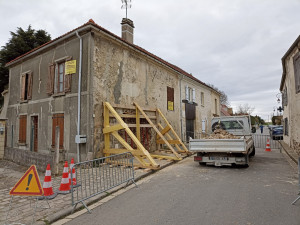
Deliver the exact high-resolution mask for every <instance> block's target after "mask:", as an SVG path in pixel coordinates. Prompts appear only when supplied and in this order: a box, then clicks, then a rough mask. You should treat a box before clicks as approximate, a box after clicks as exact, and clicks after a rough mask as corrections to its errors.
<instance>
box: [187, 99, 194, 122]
mask: <svg viewBox="0 0 300 225" xmlns="http://www.w3.org/2000/svg"><path fill="white" fill-rule="evenodd" d="M185 117H186V119H187V120H194V119H196V105H194V104H189V103H187V104H185Z"/></svg>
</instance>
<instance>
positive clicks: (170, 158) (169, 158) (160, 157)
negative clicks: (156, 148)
mask: <svg viewBox="0 0 300 225" xmlns="http://www.w3.org/2000/svg"><path fill="white" fill-rule="evenodd" d="M151 156H152V157H153V158H158V159H167V160H174V161H179V160H181V159H178V158H177V157H174V156H168V155H154V154H151Z"/></svg>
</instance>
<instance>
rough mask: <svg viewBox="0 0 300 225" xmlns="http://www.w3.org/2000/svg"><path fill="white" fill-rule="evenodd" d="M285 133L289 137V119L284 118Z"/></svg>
mask: <svg viewBox="0 0 300 225" xmlns="http://www.w3.org/2000/svg"><path fill="white" fill-rule="evenodd" d="M283 133H284V135H286V136H288V135H289V121H288V118H284V124H283Z"/></svg>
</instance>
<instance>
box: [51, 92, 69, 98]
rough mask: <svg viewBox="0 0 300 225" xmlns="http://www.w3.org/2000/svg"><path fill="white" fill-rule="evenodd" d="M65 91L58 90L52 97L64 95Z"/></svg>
mask: <svg viewBox="0 0 300 225" xmlns="http://www.w3.org/2000/svg"><path fill="white" fill-rule="evenodd" d="M65 95H66V93H65V92H60V93H56V94H53V95H52V97H54V98H55V97H60V96H65Z"/></svg>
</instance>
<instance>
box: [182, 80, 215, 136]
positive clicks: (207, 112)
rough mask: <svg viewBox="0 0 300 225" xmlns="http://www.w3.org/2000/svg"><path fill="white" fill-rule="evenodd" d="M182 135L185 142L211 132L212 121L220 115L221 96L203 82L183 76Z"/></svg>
mask: <svg viewBox="0 0 300 225" xmlns="http://www.w3.org/2000/svg"><path fill="white" fill-rule="evenodd" d="M180 89H181V98H180V99H182V104H181V112H182V113H181V116H180V117H181V118H182V119H181V129H182V130H181V134H182V139H183V140H185V141H188V140H189V137H191V138H199V137H200V134H201V133H208V132H210V131H211V129H210V127H211V119H212V117H213V116H219V115H220V94H219V92H217V91H216V90H214V89H212V88H208V86H207V85H205V84H204V83H202V82H199V81H198V80H195V79H192V78H191V77H188V76H181V78H180Z"/></svg>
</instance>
